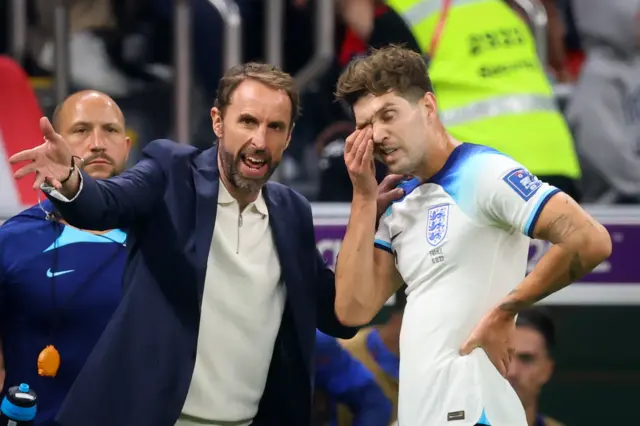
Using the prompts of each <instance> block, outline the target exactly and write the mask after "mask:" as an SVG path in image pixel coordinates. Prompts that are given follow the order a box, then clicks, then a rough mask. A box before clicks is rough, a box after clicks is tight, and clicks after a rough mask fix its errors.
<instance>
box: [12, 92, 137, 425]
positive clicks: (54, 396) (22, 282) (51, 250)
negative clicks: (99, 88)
mask: <svg viewBox="0 0 640 426" xmlns="http://www.w3.org/2000/svg"><path fill="white" fill-rule="evenodd" d="M53 123H54V126H55V127H56V129H57V131H58V132H60V133H61V134H63V135H64V136H65V138H66V140H67V141H69V145H70V147H71V149H72V151H73V154H74V155H76V156H78V157H81V158H83V159H84V160H85V161H84V171H85V172H86V173H88V174H90V175H91V176H92V177H94V178H98V179H103V178H107V177H110V176H113V175H116V174H119V173H120V172H121V171H122V170H123V169H124V165H125V164H126V160H127V157H128V154H129V148H130V144H131V143H130V141H129V138H127V137H126V136H125V129H124V118H123V116H122V112H121V111H120V109H119V108H118V106H117V105H116V104H115V102H114V101H113V100H112V99H111V98H109V97H108V96H106V95H104V94H102V93H99V92H93V91H84V92H79V93H76V94H74V95H71V96H70V97H69V98H68V99H66V100H65V101H64V102H63V103H62V104H61V105H60V106H59V107H58V108H57V109H56V112H55V113H54V119H53ZM125 240H126V234H125V233H124V232H123V231H122V230H119V229H114V230H110V231H106V232H89V231H84V230H80V229H78V228H74V227H72V226H69V225H67V224H66V223H65V222H64V221H63V220H62V219H61V218H60V217H59V216H58V215H57V214H56V213H55V210H54V207H53V205H52V204H51V202H49V201H48V200H46V199H44V201H42V202H41V203H40V204H39V205H36V206H34V207H31V208H29V209H27V210H25V211H23V212H22V213H20V214H18V215H17V216H14V217H12V218H11V219H9V220H8V221H7V222H5V223H4V224H3V225H2V226H1V227H0V340H1V342H2V352H1V353H0V355H2V356H1V357H0V367H1V366H2V364H3V363H2V362H1V361H2V358H4V370H5V374H6V376H5V380H4V383H3V382H2V380H1V378H2V377H1V376H0V389H2V388H3V387H4V389H5V390H6V389H8V388H9V387H11V386H16V385H18V384H20V383H28V384H29V385H30V386H31V387H32V388H33V389H34V390H35V392H36V393H37V394H38V400H39V402H38V415H37V417H36V425H38V426H45V425H52V424H55V423H54V421H53V419H54V418H55V416H56V414H57V412H58V410H59V408H60V406H61V405H62V402H63V401H64V398H65V397H66V395H67V392H68V391H69V389H70V388H71V385H72V384H73V382H74V381H75V378H76V376H77V375H78V373H79V372H80V370H81V368H82V366H83V365H84V363H85V360H86V359H87V357H88V356H89V354H90V353H91V351H92V349H93V346H94V345H95V343H96V341H97V340H98V338H99V337H100V335H101V333H102V331H103V329H104V327H105V326H106V325H107V323H108V321H109V319H110V318H111V316H112V314H113V312H114V310H115V308H116V307H117V305H118V303H119V301H120V298H121V293H122V273H123V268H124V263H125V259H126V253H125V252H126V248H125V244H126V243H125ZM0 370H1V369H0Z"/></svg>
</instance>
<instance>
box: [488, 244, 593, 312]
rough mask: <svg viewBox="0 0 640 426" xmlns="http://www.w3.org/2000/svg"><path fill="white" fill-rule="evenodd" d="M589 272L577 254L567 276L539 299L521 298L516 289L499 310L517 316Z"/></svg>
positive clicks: (570, 264)
mask: <svg viewBox="0 0 640 426" xmlns="http://www.w3.org/2000/svg"><path fill="white" fill-rule="evenodd" d="M587 272H589V271H588V270H587V269H585V267H584V266H583V265H582V260H581V259H580V254H578V253H576V254H574V256H573V257H572V258H571V261H570V262H569V268H568V271H567V275H566V276H564V277H562V278H561V279H560V280H558V282H555V283H554V284H553V285H552V286H551V287H550V288H548V289H547V291H545V292H544V293H542V294H540V295H539V296H537V297H519V295H518V290H517V289H515V290H513V291H511V293H509V300H508V301H506V302H504V303H502V304H501V305H500V306H499V308H500V309H501V310H503V311H506V312H509V313H512V314H517V313H518V312H520V311H521V310H523V309H525V308H528V307H529V306H531V305H533V304H535V303H537V302H539V301H541V300H542V299H544V298H546V297H548V296H550V295H552V294H553V293H555V292H556V291H559V290H562V289H563V288H564V287H566V286H567V285H569V284H571V283H573V282H574V281H576V280H577V279H579V278H581V277H582V276H584V275H585V274H586V273H587Z"/></svg>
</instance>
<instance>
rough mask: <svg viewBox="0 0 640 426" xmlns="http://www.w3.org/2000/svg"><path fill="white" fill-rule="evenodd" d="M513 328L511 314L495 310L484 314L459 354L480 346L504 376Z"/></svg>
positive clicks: (464, 353) (513, 322)
mask: <svg viewBox="0 0 640 426" xmlns="http://www.w3.org/2000/svg"><path fill="white" fill-rule="evenodd" d="M514 330H515V321H514V317H513V316H512V315H507V314H503V313H498V312H495V311H491V312H489V313H488V314H487V315H485V316H484V317H483V318H482V319H481V320H480V322H479V323H478V325H477V326H476V328H475V329H474V330H473V332H472V333H471V335H470V336H469V338H468V339H467V341H466V342H465V343H464V344H463V345H462V347H461V348H460V355H468V354H470V353H471V352H472V351H473V350H474V349H475V348H482V349H483V350H484V351H485V353H486V354H487V356H488V357H489V359H490V360H491V362H492V363H493V365H494V366H495V367H496V369H497V370H498V371H499V372H500V374H501V375H502V376H504V377H506V375H507V372H508V371H509V364H510V363H511V359H512V358H513V354H514V352H515V351H514V349H513V347H512V346H511V338H512V335H513V333H514Z"/></svg>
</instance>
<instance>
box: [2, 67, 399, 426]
mask: <svg viewBox="0 0 640 426" xmlns="http://www.w3.org/2000/svg"><path fill="white" fill-rule="evenodd" d="M297 115H298V92H297V89H296V88H295V82H294V81H293V79H292V78H291V76H289V75H288V74H286V73H283V72H282V71H280V70H278V69H277V68H276V67H273V66H270V65H264V64H255V63H250V64H245V65H242V66H238V67H234V68H232V69H231V70H229V71H228V72H227V73H226V74H225V76H224V77H223V78H222V79H221V80H220V83H219V88H218V97H217V99H216V102H215V106H214V108H212V110H211V118H212V123H213V130H214V132H215V134H216V136H217V138H218V143H217V145H216V146H214V147H213V148H210V149H208V150H206V151H198V150H196V149H194V148H191V147H189V146H185V145H179V144H176V143H174V142H171V141H166V140H159V141H154V142H152V143H151V144H149V145H148V146H147V147H146V148H145V150H144V153H143V154H144V155H143V159H142V160H141V161H140V162H139V163H138V164H137V165H136V166H135V167H133V168H132V169H130V170H128V171H126V172H124V173H123V174H121V175H120V176H118V177H114V178H111V179H108V180H102V181H96V180H94V179H92V178H91V177H90V176H88V175H87V174H86V173H84V172H83V171H82V170H81V166H82V159H81V158H77V157H73V156H72V154H71V151H70V150H69V147H68V145H67V143H66V142H65V140H64V139H63V138H62V137H61V136H60V135H58V134H57V133H55V132H54V130H53V129H52V128H51V125H50V123H49V121H48V120H47V119H46V118H43V119H42V120H41V123H40V124H41V127H42V131H43V134H44V137H45V142H44V143H43V144H42V145H40V146H38V147H36V148H33V149H31V150H28V151H24V152H21V153H18V154H16V155H15V156H14V157H12V158H11V161H12V162H13V163H17V162H22V161H29V163H28V164H27V165H25V166H24V167H22V168H21V169H19V170H18V171H17V172H16V174H15V176H16V178H21V177H24V176H25V175H27V174H31V173H35V176H36V178H35V183H34V187H35V188H42V189H43V190H44V191H45V192H46V193H47V194H48V196H49V198H50V199H51V201H52V202H53V203H54V205H55V207H56V208H57V210H58V212H59V213H60V214H61V215H62V216H63V217H64V219H65V220H66V221H68V222H69V223H70V224H71V225H73V226H77V227H79V228H82V229H93V230H103V229H115V228H122V229H127V230H128V235H129V237H128V238H129V239H128V241H127V245H128V247H127V249H128V261H127V265H126V267H125V273H124V286H125V295H124V298H123V301H122V303H121V305H120V306H119V308H118V309H117V310H116V312H115V314H114V316H113V318H112V320H111V322H110V323H109V325H108V326H107V328H106V330H105V332H104V334H103V336H102V338H101V339H100V341H99V342H98V344H97V346H96V348H95V350H94V352H93V354H92V356H91V357H90V358H89V360H88V361H87V364H86V365H85V368H84V370H83V371H82V373H81V374H80V376H79V377H78V379H77V381H76V382H75V384H74V386H73V388H72V389H71V391H70V393H69V396H68V398H67V400H66V402H65V404H64V405H63V407H62V409H61V411H60V414H59V416H58V419H57V420H58V421H59V422H60V423H61V424H62V425H63V426H87V425H92V426H174V425H179V426H192V425H201V424H209V425H225V426H247V425H254V426H294V425H295V426H303V425H309V424H310V421H311V401H312V389H313V376H314V354H313V349H314V341H315V329H316V326H317V328H318V329H320V330H321V331H322V332H324V333H326V334H329V335H331V336H335V337H341V338H350V337H352V336H353V335H354V334H355V332H356V330H355V329H353V328H348V327H345V326H343V325H342V324H341V323H340V322H339V321H338V320H337V318H336V316H335V313H334V299H335V287H334V276H333V272H332V271H331V270H330V269H329V268H327V267H326V265H325V263H324V261H323V259H322V257H321V256H320V254H319V253H318V251H317V249H316V246H315V239H314V228H313V221H312V216H311V208H310V205H309V203H308V202H307V201H306V200H305V199H304V198H303V197H302V196H300V195H299V194H297V193H296V192H294V191H293V190H291V189H289V188H287V187H284V186H282V185H279V184H277V183H271V182H269V183H267V181H268V179H269V177H270V176H271V174H272V173H273V172H274V170H275V169H276V167H277V165H278V162H279V161H280V159H281V158H282V154H283V152H284V150H285V148H286V147H287V145H288V144H289V140H290V137H291V130H292V128H293V123H294V121H295V118H296V117H297ZM396 179H397V178H396ZM390 180H393V178H390ZM387 184H389V182H387ZM398 191H399V190H394V191H387V192H384V193H383V194H382V196H381V197H380V211H383V210H384V208H386V204H389V202H390V201H391V200H392V199H393V198H394V197H399V196H400V195H401V193H400V194H399V193H398ZM62 356H64V354H62ZM54 380H55V379H54ZM36 391H37V390H36Z"/></svg>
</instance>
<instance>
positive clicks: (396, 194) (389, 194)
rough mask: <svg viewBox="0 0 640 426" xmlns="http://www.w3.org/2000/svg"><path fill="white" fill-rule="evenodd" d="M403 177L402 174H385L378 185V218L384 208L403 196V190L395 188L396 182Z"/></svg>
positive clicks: (400, 180)
mask: <svg viewBox="0 0 640 426" xmlns="http://www.w3.org/2000/svg"><path fill="white" fill-rule="evenodd" d="M404 179H405V176H404V175H387V176H385V178H384V179H382V182H380V185H378V199H377V207H378V209H377V211H378V215H377V217H378V218H380V216H382V214H383V213H384V211H385V210H387V208H388V207H389V206H390V205H391V203H393V202H394V201H396V200H399V199H400V198H402V197H403V196H404V190H403V189H401V188H397V186H398V184H399V183H400V182H402V181H403V180H404Z"/></svg>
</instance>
